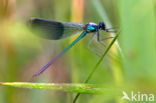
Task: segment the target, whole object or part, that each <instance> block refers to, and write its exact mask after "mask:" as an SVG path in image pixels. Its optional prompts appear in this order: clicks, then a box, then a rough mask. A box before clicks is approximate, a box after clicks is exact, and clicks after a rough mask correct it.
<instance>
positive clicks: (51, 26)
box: [30, 18, 111, 77]
mask: <svg viewBox="0 0 156 103" xmlns="http://www.w3.org/2000/svg"><path fill="white" fill-rule="evenodd" d="M30 22H31V25H32V27H35V28H38V29H40V30H41V31H42V32H43V34H42V35H40V36H41V37H42V38H46V39H50V40H60V39H63V38H65V37H69V36H72V35H74V34H77V33H79V32H82V33H81V34H80V35H79V36H78V37H77V38H76V39H75V40H74V41H73V42H72V43H71V44H70V45H69V46H67V47H66V48H65V49H64V50H62V51H61V52H60V53H59V54H58V55H57V56H56V57H55V58H53V59H52V60H51V61H50V62H48V63H47V64H46V65H44V66H43V67H41V69H40V70H38V71H37V72H36V73H35V74H34V75H33V77H35V76H38V75H40V74H41V73H42V72H44V71H45V70H46V69H47V68H48V67H49V66H50V65H52V64H53V63H54V62H55V61H56V60H57V59H58V58H59V57H61V56H62V55H63V54H64V53H65V52H66V51H68V50H69V49H70V48H71V47H72V46H74V45H75V44H76V43H77V42H78V41H79V40H81V39H82V38H83V37H85V36H86V35H87V34H89V33H93V35H97V41H99V40H100V33H99V30H104V31H106V32H111V31H110V29H107V28H106V25H105V23H104V22H99V24H95V23H87V24H83V23H72V22H58V21H52V20H47V19H41V18H31V20H30Z"/></svg>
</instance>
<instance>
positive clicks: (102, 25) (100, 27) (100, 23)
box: [99, 22, 106, 30]
mask: <svg viewBox="0 0 156 103" xmlns="http://www.w3.org/2000/svg"><path fill="white" fill-rule="evenodd" d="M105 27H106V26H105V24H104V22H99V29H103V30H105Z"/></svg>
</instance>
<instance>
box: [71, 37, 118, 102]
mask: <svg viewBox="0 0 156 103" xmlns="http://www.w3.org/2000/svg"><path fill="white" fill-rule="evenodd" d="M117 37H118V35H116V36H115V38H114V39H113V40H112V41H111V43H110V45H109V46H108V47H107V49H106V50H105V52H104V54H103V55H102V56H101V58H100V59H99V61H98V62H97V64H96V65H95V67H94V68H93V69H92V71H91V72H90V73H89V75H88V77H87V79H86V80H85V81H84V83H87V82H88V81H89V80H90V79H91V77H92V76H93V74H94V73H95V71H96V70H97V68H98V66H99V65H100V63H101V62H102V60H103V58H104V57H105V55H106V54H107V53H108V51H109V50H110V48H111V47H112V45H113V44H114V42H115V41H116V39H117ZM79 96H80V93H78V94H77V95H76V96H75V98H74V100H73V103H76V101H77V99H78V97H79Z"/></svg>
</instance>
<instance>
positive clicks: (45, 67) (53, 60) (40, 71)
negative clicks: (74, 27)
mask: <svg viewBox="0 0 156 103" xmlns="http://www.w3.org/2000/svg"><path fill="white" fill-rule="evenodd" d="M86 34H87V32H86V31H84V32H82V33H81V34H80V36H79V37H78V38H76V39H75V40H74V41H73V42H72V43H71V44H70V45H69V46H68V47H66V48H65V49H64V50H62V51H61V52H60V53H59V54H58V55H57V56H56V57H55V58H53V59H52V60H51V61H50V62H49V63H47V64H46V65H44V66H43V67H42V68H41V69H40V70H39V71H37V72H36V73H35V74H34V75H33V77H35V76H38V75H40V74H41V73H42V72H44V71H45V70H46V69H47V68H48V67H49V66H50V65H51V64H53V63H54V62H55V61H56V60H57V59H58V58H59V57H61V56H62V55H63V54H64V53H65V52H66V51H68V50H69V49H70V48H71V47H72V46H74V44H76V43H77V42H78V41H79V40H81V39H82V38H83V37H84V36H85V35H86Z"/></svg>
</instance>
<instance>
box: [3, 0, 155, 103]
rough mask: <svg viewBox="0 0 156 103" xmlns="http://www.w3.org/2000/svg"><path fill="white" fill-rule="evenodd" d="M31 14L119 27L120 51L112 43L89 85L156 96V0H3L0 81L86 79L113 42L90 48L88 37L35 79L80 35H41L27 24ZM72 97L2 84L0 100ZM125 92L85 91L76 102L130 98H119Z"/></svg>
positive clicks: (15, 102)
mask: <svg viewBox="0 0 156 103" xmlns="http://www.w3.org/2000/svg"><path fill="white" fill-rule="evenodd" d="M30 17H40V18H45V19H52V20H56V21H63V22H82V23H88V22H95V23H98V22H100V21H104V22H105V23H106V25H107V27H108V28H111V27H114V28H115V29H117V31H121V32H120V35H119V38H118V43H119V46H120V50H119V48H118V47H117V46H116V45H114V47H113V48H112V49H111V50H110V51H109V53H108V54H107V56H106V58H105V59H104V60H103V61H102V63H101V65H100V67H99V69H98V70H97V71H96V72H95V74H94V75H93V77H92V78H91V80H90V81H89V83H93V84H104V85H106V87H114V89H116V88H115V87H120V88H122V90H123V91H128V92H131V91H135V92H142V93H152V94H156V1H155V0H1V1H0V81H1V82H44V83H82V82H83V81H84V80H85V79H86V77H87V76H88V74H89V72H90V71H91V69H92V67H93V66H95V64H96V63H97V61H98V60H99V58H100V55H97V52H98V54H101V53H103V52H104V50H105V47H106V46H107V45H109V43H106V44H105V46H102V45H100V44H98V43H97V44H96V45H95V46H92V48H91V49H93V50H94V51H95V52H92V51H93V50H90V49H88V48H87V46H88V42H89V39H90V37H89V35H88V36H86V38H84V39H83V40H81V41H80V42H79V43H77V44H76V45H75V46H74V47H73V48H72V49H71V50H69V51H68V52H67V53H66V54H65V55H64V56H63V57H61V58H60V59H59V60H57V61H56V62H55V63H54V65H53V66H51V67H49V68H48V70H46V71H45V72H44V73H43V74H42V75H40V76H39V77H37V78H35V79H33V80H31V76H32V75H33V73H35V72H36V71H37V70H38V69H39V68H40V67H42V66H43V65H44V64H46V63H47V62H48V61H49V60H51V59H52V58H53V57H54V56H55V55H57V54H58V52H60V51H61V50H63V48H64V47H66V46H67V45H69V44H70V43H71V42H72V41H73V40H74V38H76V36H74V37H71V38H67V39H64V40H59V41H50V40H45V39H42V38H39V37H37V36H36V35H34V33H33V32H32V31H31V30H30V29H29V28H28V27H27V21H28V20H29V19H30ZM102 34H104V33H102ZM105 42H107V40H106V41H105ZM122 90H121V91H122ZM74 96H75V94H72V93H64V92H57V91H49V90H33V89H18V88H12V87H0V103H71V102H72V100H73V98H74ZM121 96H122V92H121V95H115V96H114V95H113V93H109V94H107V93H106V94H104V95H90V94H83V95H81V96H80V98H79V99H78V103H121V102H126V101H121ZM140 103H141V102H140ZM142 103H144V102H142ZM153 103H154V102H153Z"/></svg>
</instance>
